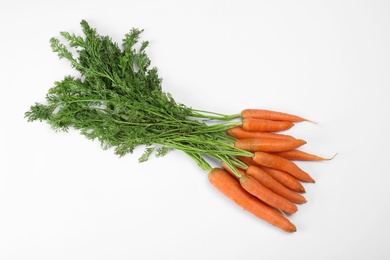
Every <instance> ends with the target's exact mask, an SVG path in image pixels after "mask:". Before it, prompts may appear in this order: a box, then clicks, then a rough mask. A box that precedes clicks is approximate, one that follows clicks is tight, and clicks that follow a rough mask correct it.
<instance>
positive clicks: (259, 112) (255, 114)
mask: <svg viewBox="0 0 390 260" xmlns="http://www.w3.org/2000/svg"><path fill="white" fill-rule="evenodd" d="M241 116H242V118H258V119H267V120H277V121H290V122H302V121H308V120H306V119H305V118H302V117H299V116H295V115H291V114H286V113H282V112H277V111H271V110H265V109H245V110H243V111H242V112H241Z"/></svg>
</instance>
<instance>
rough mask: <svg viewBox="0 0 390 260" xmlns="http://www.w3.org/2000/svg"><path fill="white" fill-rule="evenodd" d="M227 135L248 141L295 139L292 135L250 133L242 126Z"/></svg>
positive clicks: (231, 130)
mask: <svg viewBox="0 0 390 260" xmlns="http://www.w3.org/2000/svg"><path fill="white" fill-rule="evenodd" d="M227 134H228V135H230V136H231V137H234V138H237V139H247V138H275V139H283V140H291V139H295V138H294V137H292V136H291V135H284V134H276V133H269V132H249V131H245V130H244V129H243V128H242V126H235V127H232V128H230V129H229V130H228V131H227Z"/></svg>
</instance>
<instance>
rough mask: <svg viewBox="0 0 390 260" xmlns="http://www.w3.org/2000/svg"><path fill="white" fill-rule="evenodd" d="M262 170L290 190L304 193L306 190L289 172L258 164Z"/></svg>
mask: <svg viewBox="0 0 390 260" xmlns="http://www.w3.org/2000/svg"><path fill="white" fill-rule="evenodd" d="M258 167H260V168H261V169H262V170H263V171H265V172H267V173H268V174H269V175H271V176H272V177H273V178H274V179H275V180H277V181H279V182H280V183H281V184H283V185H284V186H285V187H287V188H289V189H290V190H293V191H297V192H301V193H304V192H306V190H305V187H303V185H302V184H301V183H300V182H299V181H298V180H297V179H296V178H295V177H294V176H292V175H291V174H289V173H287V172H284V171H281V170H278V169H273V168H269V167H266V166H261V165H259V166H258Z"/></svg>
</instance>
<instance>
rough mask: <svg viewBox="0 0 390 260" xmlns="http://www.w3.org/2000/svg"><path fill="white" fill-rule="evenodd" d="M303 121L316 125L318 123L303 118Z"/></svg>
mask: <svg viewBox="0 0 390 260" xmlns="http://www.w3.org/2000/svg"><path fill="white" fill-rule="evenodd" d="M303 121H306V122H309V123H312V124H316V125H318V123H317V122H315V121H312V120H309V119H305V118H304V119H303Z"/></svg>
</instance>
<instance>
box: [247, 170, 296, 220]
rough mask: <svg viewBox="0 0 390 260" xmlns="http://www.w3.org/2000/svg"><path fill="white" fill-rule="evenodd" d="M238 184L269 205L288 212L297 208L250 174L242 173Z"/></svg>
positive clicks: (291, 212)
mask: <svg viewBox="0 0 390 260" xmlns="http://www.w3.org/2000/svg"><path fill="white" fill-rule="evenodd" d="M240 184H241V186H242V187H243V188H244V189H245V190H246V191H247V192H249V193H250V194H252V195H253V196H255V197H257V198H258V199H260V200H261V201H263V202H264V203H266V204H268V205H270V206H271V207H274V208H276V209H279V210H282V211H284V212H286V213H290V214H293V213H295V212H297V210H298V207H297V206H296V205H295V204H294V203H292V202H290V201H289V200H287V199H285V198H283V197H282V196H280V195H278V194H276V193H275V192H273V191H271V190H270V189H268V188H267V187H265V186H264V185H263V184H261V183H260V182H258V181H257V180H256V179H255V178H253V177H252V176H249V175H243V176H242V177H241V178H240Z"/></svg>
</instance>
